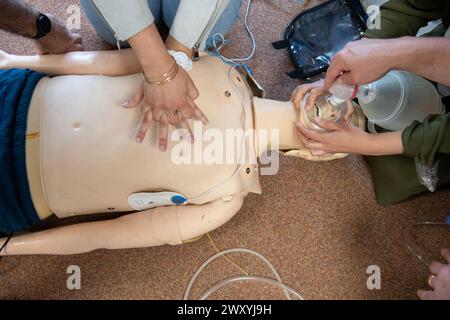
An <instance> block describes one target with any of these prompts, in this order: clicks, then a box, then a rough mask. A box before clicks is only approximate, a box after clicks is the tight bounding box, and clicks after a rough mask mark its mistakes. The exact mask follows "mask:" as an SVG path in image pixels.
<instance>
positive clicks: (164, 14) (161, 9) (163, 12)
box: [81, 0, 242, 49]
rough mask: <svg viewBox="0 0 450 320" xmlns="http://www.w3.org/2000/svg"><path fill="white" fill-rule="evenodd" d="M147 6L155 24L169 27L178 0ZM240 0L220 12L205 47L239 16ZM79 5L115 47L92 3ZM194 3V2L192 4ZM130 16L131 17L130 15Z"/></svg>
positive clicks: (83, 1)
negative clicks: (220, 14)
mask: <svg viewBox="0 0 450 320" xmlns="http://www.w3.org/2000/svg"><path fill="white" fill-rule="evenodd" d="M147 1H148V6H149V8H150V10H151V12H152V14H153V17H154V18H155V24H156V25H159V24H160V23H161V20H162V21H163V22H164V23H165V25H166V26H167V27H169V28H170V27H171V26H172V23H173V21H174V20H175V16H176V14H177V11H178V6H179V5H180V0H164V1H162V2H161V0H147ZM241 4H242V0H232V1H230V4H229V5H228V7H227V8H226V10H225V12H224V13H223V14H222V16H221V17H220V19H219V20H218V21H217V23H216V25H215V26H214V28H213V30H212V31H211V33H210V34H209V36H208V38H207V40H206V48H207V49H209V48H212V47H213V36H214V34H216V33H221V34H223V35H225V34H226V33H227V32H228V31H229V30H230V29H231V27H232V26H233V25H234V23H235V22H236V20H237V19H238V17H239V13H240V8H241ZM81 5H82V7H83V9H84V12H85V13H86V16H87V18H88V19H89V21H90V22H91V24H92V25H93V26H94V28H95V30H96V31H97V33H98V34H99V35H100V37H101V38H102V39H103V40H104V41H106V42H107V43H109V44H110V45H112V46H113V47H115V46H116V45H117V40H116V38H115V37H114V34H113V32H112V31H111V28H110V27H109V26H108V25H107V24H106V23H105V21H104V20H103V18H102V17H101V16H99V14H98V11H97V10H96V9H95V7H94V6H93V5H92V1H90V0H81ZM194 5H195V4H194ZM126 18H127V17H126V13H124V19H126ZM131 18H132V17H131ZM121 47H122V48H129V47H130V45H129V44H128V42H122V43H121Z"/></svg>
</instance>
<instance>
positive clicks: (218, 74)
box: [0, 50, 364, 255]
mask: <svg viewBox="0 0 450 320" xmlns="http://www.w3.org/2000/svg"><path fill="white" fill-rule="evenodd" d="M1 57H2V60H3V64H2V65H3V67H2V68H3V69H11V68H29V69H32V70H36V71H39V72H43V73H45V74H49V75H51V77H50V76H49V77H43V78H42V79H41V80H40V81H39V83H38V84H37V86H36V88H35V90H34V92H33V95H32V99H31V104H30V107H29V111H28V122H27V139H26V168H27V177H28V181H29V187H30V192H31V197H32V201H33V205H34V207H35V209H36V211H37V213H38V215H39V218H40V219H41V220H44V219H46V218H48V217H49V216H51V215H53V214H55V215H56V216H58V217H59V218H67V217H71V216H75V215H89V214H98V213H107V212H111V213H113V212H114V213H117V212H120V213H128V212H129V213H128V214H125V215H123V216H121V217H119V218H116V219H112V220H103V221H98V222H89V223H82V224H76V225H70V226H65V227H60V228H55V229H50V230H45V231H40V232H35V233H25V234H22V235H18V236H13V237H12V238H11V239H10V241H9V242H8V244H7V246H6V247H5V248H4V250H3V251H2V252H1V253H0V255H32V254H57V255H59V254H61V255H65V254H79V253H84V252H89V251H92V250H96V249H125V248H139V247H150V246H160V245H166V244H169V245H178V244H182V243H183V242H185V241H188V240H190V239H194V238H196V237H198V236H201V235H204V234H206V233H208V232H210V231H212V230H214V229H216V228H218V227H220V226H222V225H223V224H225V223H226V222H227V221H229V220H230V219H231V218H232V217H233V216H234V215H235V214H236V213H237V212H238V211H239V210H240V208H241V206H242V203H243V201H244V198H245V197H246V195H248V194H249V193H261V188H260V184H259V177H260V168H259V167H258V164H257V161H255V159H256V158H257V157H259V156H261V155H262V154H264V153H265V152H267V151H269V150H273V149H278V150H280V151H282V152H283V153H285V154H288V155H293V156H298V157H301V158H304V159H307V160H313V161H327V160H333V159H336V158H340V157H343V156H345V155H330V156H324V157H314V156H312V155H311V153H310V152H309V151H308V150H306V149H304V148H303V146H302V145H301V143H300V141H299V140H298V139H297V138H296V136H295V131H294V125H293V124H294V122H296V121H302V122H305V121H307V117H304V116H302V115H301V114H299V111H297V110H296V109H295V108H294V107H293V105H292V103H291V102H278V101H272V100H266V99H263V98H262V97H256V96H255V95H259V94H257V93H256V90H254V89H253V91H252V88H254V87H255V85H254V82H252V81H253V80H252V79H250V77H249V76H248V75H247V76H245V75H243V74H241V73H239V72H238V71H237V69H236V68H233V67H230V66H229V65H227V64H225V63H223V62H222V60H221V59H219V58H217V57H211V56H207V55H205V56H202V57H201V58H200V59H199V61H196V62H195V63H194V67H193V69H192V70H191V71H190V76H191V78H192V79H193V81H194V82H195V85H196V86H197V88H198V91H199V93H200V97H199V99H198V100H197V101H196V102H197V105H198V106H199V107H200V109H201V110H202V111H203V112H204V114H205V115H206V116H207V117H208V119H209V125H207V126H202V125H201V124H200V122H199V123H193V122H190V124H191V127H193V128H194V135H195V142H194V143H191V141H189V139H186V136H183V135H182V134H179V135H177V134H176V133H177V131H175V128H172V129H171V131H170V132H169V144H168V148H167V152H160V151H159V148H158V141H157V137H158V128H157V125H155V124H152V127H151V129H150V134H149V135H148V136H147V138H146V140H145V141H144V143H143V144H137V143H136V142H135V139H134V138H135V135H136V130H137V127H138V124H139V122H140V121H141V112H140V109H138V108H137V109H126V108H124V107H122V106H121V104H122V103H123V102H124V101H126V100H127V99H129V98H130V97H131V96H133V93H134V92H135V90H136V88H137V87H138V86H139V85H140V83H141V81H142V79H143V78H142V75H141V73H140V68H139V64H138V63H137V61H135V58H134V56H133V53H132V52H131V50H122V51H119V52H113V53H111V52H76V53H69V54H66V55H59V56H44V57H37V56H30V57H19V56H12V55H8V54H6V53H1ZM5 61H6V62H5ZM250 84H252V85H250ZM348 103H350V102H348ZM351 110H352V112H351V113H349V114H348V115H347V117H348V121H352V122H353V123H354V124H355V125H357V126H360V127H363V126H364V116H363V115H362V113H361V112H360V110H359V108H358V106H357V105H352V106H351ZM325 114H326V112H325ZM211 130H212V131H211ZM211 132H212V133H211ZM230 132H245V134H247V136H246V137H245V138H242V140H239V139H237V140H236V139H235V140H234V142H235V146H236V147H235V148H234V150H235V151H236V154H235V155H234V157H233V160H234V161H226V159H225V160H224V161H222V162H221V161H215V162H214V163H211V161H209V162H208V161H207V160H206V159H205V158H204V157H201V156H200V158H198V154H208V152H207V151H208V150H207V148H211V141H212V140H213V139H212V137H213V136H214V137H220V136H221V137H223V138H224V141H222V142H221V144H219V147H217V145H216V149H215V151H216V153H217V150H219V151H220V150H223V155H224V157H226V153H227V152H229V147H230V141H229V140H227V139H226V137H227V135H228V134H229V133H230ZM263 133H264V134H263ZM274 133H276V135H275V136H276V139H275V140H276V141H275V140H274V139H273V137H269V138H268V139H261V138H260V137H263V136H271V135H273V134H274ZM174 137H178V138H177V139H175V138H174ZM171 138H172V139H171ZM215 143H218V141H215ZM219 153H221V152H219ZM216 156H217V154H216ZM196 157H197V158H198V159H196ZM5 241H6V238H3V239H0V246H1V245H2V244H3V243H4V242H5Z"/></svg>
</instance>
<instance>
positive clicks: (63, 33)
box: [37, 14, 84, 54]
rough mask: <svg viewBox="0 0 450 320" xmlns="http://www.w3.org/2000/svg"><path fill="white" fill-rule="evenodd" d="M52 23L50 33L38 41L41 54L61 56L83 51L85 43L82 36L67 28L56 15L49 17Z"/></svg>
mask: <svg viewBox="0 0 450 320" xmlns="http://www.w3.org/2000/svg"><path fill="white" fill-rule="evenodd" d="M47 16H48V17H49V18H50V20H51V21H52V30H51V31H50V33H49V34H48V35H47V36H45V37H43V38H41V39H39V40H37V46H38V50H39V52H40V54H61V53H66V52H71V51H83V50H84V47H83V43H82V38H81V36H80V35H78V34H76V33H73V32H71V31H70V30H69V29H67V28H66V26H65V25H64V23H62V22H61V20H59V19H58V18H57V17H56V16H55V15H53V14H48V15H47Z"/></svg>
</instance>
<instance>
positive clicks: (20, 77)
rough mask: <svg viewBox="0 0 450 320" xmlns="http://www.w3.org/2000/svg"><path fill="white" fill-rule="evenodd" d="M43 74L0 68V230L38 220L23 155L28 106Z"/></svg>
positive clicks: (11, 230) (11, 229)
mask: <svg viewBox="0 0 450 320" xmlns="http://www.w3.org/2000/svg"><path fill="white" fill-rule="evenodd" d="M43 76H44V75H43V74H40V73H37V72H34V71H30V70H18V69H12V70H5V71H0V233H6V234H11V233H16V232H19V231H24V230H26V229H28V228H30V227H31V226H32V225H34V224H37V223H39V222H40V220H39V217H38V214H37V212H36V210H35V208H34V206H33V201H32V199H31V194H30V189H29V185H28V177H27V170H26V158H25V138H26V128H27V117H28V108H29V106H30V102H31V97H32V95H33V91H34V89H35V88H36V85H37V83H38V82H39V80H40V79H41V78H42V77H43Z"/></svg>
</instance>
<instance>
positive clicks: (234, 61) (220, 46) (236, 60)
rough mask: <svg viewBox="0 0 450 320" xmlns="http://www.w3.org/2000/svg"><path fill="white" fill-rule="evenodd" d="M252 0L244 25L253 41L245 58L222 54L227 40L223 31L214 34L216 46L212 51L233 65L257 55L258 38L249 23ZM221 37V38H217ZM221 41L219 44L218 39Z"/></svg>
mask: <svg viewBox="0 0 450 320" xmlns="http://www.w3.org/2000/svg"><path fill="white" fill-rule="evenodd" d="M252 1H253V0H249V1H248V5H247V10H246V12H245V19H244V26H245V31H247V34H248V35H249V37H250V39H251V41H252V51H251V53H250V54H249V55H248V56H247V57H245V58H234V59H232V58H227V57H225V56H224V55H222V53H221V51H222V49H223V47H224V46H225V45H226V43H227V41H226V40H225V36H224V35H223V34H221V33H216V34H214V35H213V38H212V40H213V46H214V51H213V52H210V53H211V54H213V55H214V54H216V55H218V56H219V57H220V58H221V59H222V60H223V61H224V62H226V63H229V64H231V65H241V64H243V63H244V62H247V61H249V60H250V59H252V58H253V56H254V55H255V52H256V47H257V46H256V40H255V36H254V35H253V32H252V30H251V29H250V27H249V25H248V16H249V14H250V8H251V5H252ZM217 38H219V39H217ZM218 40H219V41H220V44H218V42H217V41H218Z"/></svg>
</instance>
